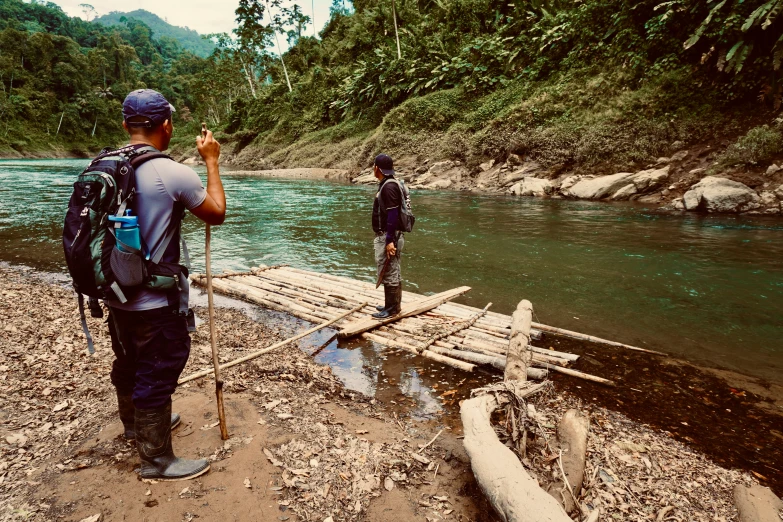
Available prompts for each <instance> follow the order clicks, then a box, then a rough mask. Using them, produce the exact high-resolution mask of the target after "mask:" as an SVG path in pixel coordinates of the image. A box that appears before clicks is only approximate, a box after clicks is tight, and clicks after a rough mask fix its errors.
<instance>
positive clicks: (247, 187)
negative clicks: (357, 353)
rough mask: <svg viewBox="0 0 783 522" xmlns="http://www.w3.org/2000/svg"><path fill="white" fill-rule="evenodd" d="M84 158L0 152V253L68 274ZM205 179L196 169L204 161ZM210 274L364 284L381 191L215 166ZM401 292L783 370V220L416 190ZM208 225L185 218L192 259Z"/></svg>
mask: <svg viewBox="0 0 783 522" xmlns="http://www.w3.org/2000/svg"><path fill="white" fill-rule="evenodd" d="M85 164H86V160H3V161H0V261H7V262H9V263H12V264H22V265H29V266H33V267H35V268H38V269H41V270H46V271H54V272H62V271H63V270H64V261H63V258H62V249H61V245H60V236H61V227H62V218H63V215H64V211H65V208H66V205H67V200H68V197H69V195H70V191H71V184H72V182H73V180H74V178H75V176H76V175H77V174H78V172H79V171H80V169H81V168H82V167H83V166H84V165H85ZM201 174H202V175H203V172H201ZM224 184H225V187H226V192H227V197H228V206H229V215H228V218H227V220H226V223H225V224H224V225H222V226H221V227H217V228H216V229H215V230H214V232H213V247H212V248H213V260H214V261H213V263H214V264H215V270H216V271H221V270H223V269H232V270H235V269H246V268H249V267H251V266H255V265H258V264H259V263H264V264H276V263H289V264H291V265H293V266H297V267H301V268H306V269H312V270H317V271H324V272H330V273H335V274H342V275H348V276H351V277H355V278H359V279H364V280H367V281H370V280H372V279H373V277H374V272H375V269H374V267H373V258H372V248H371V241H372V232H371V230H370V226H369V221H370V216H369V214H370V209H371V205H372V197H373V196H374V190H373V188H372V187H360V186H353V185H349V184H339V183H333V182H322V181H312V180H286V179H269V178H257V177H245V176H239V175H231V173H230V172H228V173H224ZM413 204H414V209H415V212H416V215H417V224H416V230H415V232H414V233H412V234H410V235H409V236H408V238H407V242H406V252H405V255H404V261H403V275H404V279H405V282H406V284H407V289H410V290H413V291H418V292H422V293H427V292H440V291H443V290H446V289H449V288H453V287H456V286H460V285H469V286H471V287H472V288H473V290H472V291H471V292H470V293H469V294H468V295H467V296H465V297H463V298H461V300H462V302H466V303H468V304H472V305H475V306H482V307H483V306H484V305H485V304H486V303H487V302H489V301H491V302H493V303H494V304H493V307H492V309H493V310H495V311H498V312H503V313H510V312H511V311H513V309H514V307H515V305H516V303H517V302H518V301H519V300H520V299H523V298H525V299H530V300H531V301H532V303H533V306H534V310H535V314H536V318H537V320H538V321H540V322H542V323H546V324H550V325H553V326H559V327H563V328H569V329H573V330H577V331H581V332H584V333H589V334H593V335H597V336H601V337H605V338H609V339H613V340H617V341H622V342H625V343H629V344H634V345H638V346H643V347H648V348H653V349H657V350H661V351H664V352H668V353H672V354H676V355H679V356H683V357H685V358H686V359H689V360H692V361H695V362H697V363H706V364H710V365H716V366H720V367H725V368H728V369H733V370H737V371H740V372H743V373H746V374H750V375H754V376H758V377H762V378H766V379H769V380H773V381H781V380H783V378H781V375H783V373H781V369H783V263H782V262H781V259H783V221H781V220H779V219H778V218H763V217H739V216H704V215H694V214H668V213H662V212H658V211H655V210H654V209H650V208H645V207H641V206H635V205H627V204H626V205H614V204H611V205H610V204H605V203H596V202H576V201H564V200H543V199H535V198H523V199H513V198H502V197H489V196H481V195H475V194H465V193H454V192H414V194H413ZM203 230H204V227H203V225H201V224H199V222H198V221H197V220H196V219H195V218H194V217H193V216H190V217H189V218H188V219H187V220H186V222H185V226H184V232H185V238H186V239H187V241H188V243H189V246H190V250H191V255H192V256H193V258H194V265H195V269H196V270H200V269H201V268H202V267H203V259H204V256H203V248H204V232H203Z"/></svg>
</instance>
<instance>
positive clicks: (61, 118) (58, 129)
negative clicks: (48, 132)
mask: <svg viewBox="0 0 783 522" xmlns="http://www.w3.org/2000/svg"><path fill="white" fill-rule="evenodd" d="M64 116H65V109H63V113H62V114H61V115H60V123H58V124H57V132H55V133H54V135H55V136H57V135H58V134H60V126H61V125H62V124H63V117H64Z"/></svg>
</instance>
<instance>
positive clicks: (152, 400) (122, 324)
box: [107, 89, 226, 480]
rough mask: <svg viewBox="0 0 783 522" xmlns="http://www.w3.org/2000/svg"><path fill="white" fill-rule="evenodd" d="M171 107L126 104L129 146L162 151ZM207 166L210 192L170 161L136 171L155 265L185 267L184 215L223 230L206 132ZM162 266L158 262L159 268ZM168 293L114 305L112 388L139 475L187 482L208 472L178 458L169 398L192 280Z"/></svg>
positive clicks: (216, 147)
mask: <svg viewBox="0 0 783 522" xmlns="http://www.w3.org/2000/svg"><path fill="white" fill-rule="evenodd" d="M172 112H174V107H173V106H172V105H171V104H170V103H169V102H168V101H167V100H166V98H164V97H163V95H162V94H160V93H159V92H156V91H153V90H151V89H139V90H136V91H133V92H131V93H130V94H128V96H127V97H126V98H125V101H124V102H123V105H122V114H123V117H124V118H123V120H124V121H123V123H122V126H123V127H124V128H125V130H126V131H127V132H128V134H129V135H130V145H131V146H134V145H136V146H138V147H140V148H143V147H146V148H148V150H149V151H152V152H156V151H164V150H166V149H167V148H168V146H169V142H170V141H171V136H172V133H173V132H174V126H173V125H172V121H171V117H172ZM196 146H197V148H198V151H199V154H201V157H202V158H203V159H204V162H205V163H206V166H207V188H206V190H205V189H204V186H203V185H202V183H201V179H200V178H199V177H198V174H196V173H195V172H194V171H193V170H192V169H191V168H189V167H186V166H185V165H181V164H179V163H177V162H175V161H174V160H172V159H170V158H168V157H160V158H155V159H150V160H148V161H146V162H145V163H143V164H141V165H140V166H139V167H138V168H137V169H136V171H135V178H136V187H135V189H136V196H135V199H134V200H133V203H132V206H133V211H134V213H135V215H136V216H138V223H139V230H140V235H141V239H142V242H143V244H144V245H145V246H146V249H147V252H148V253H149V255H150V256H151V257H152V259H153V260H155V259H158V260H159V262H161V263H169V264H175V265H178V264H180V226H181V223H182V219H183V218H184V216H185V210H186V209H187V210H190V211H191V212H192V213H193V214H195V215H196V217H198V218H199V219H201V220H202V221H205V222H206V223H209V224H210V225H219V224H221V223H222V222H223V220H224V219H225V216H226V196H225V193H224V192H223V185H222V183H221V181H220V174H219V170H218V158H219V156H220V144H219V143H218V142H217V141H215V140H214V139H213V137H212V133H211V132H209V131H208V132H207V135H206V137H205V138H202V137H200V136H199V137H198V138H196ZM154 262H156V263H157V262H158V261H154ZM179 281H180V288H179V290H175V292H174V295H172V294H171V292H166V291H160V290H154V289H150V288H140V289H138V291H137V292H135V293H133V294H132V295H129V296H127V297H128V299H127V301H126V302H124V303H121V302H118V301H109V302H108V303H107V304H108V305H109V332H110V334H111V341H112V349H113V351H114V354H115V360H114V363H113V366H112V371H111V381H112V384H114V386H115V388H116V390H117V401H118V404H119V412H120V419H121V420H122V423H123V425H124V427H125V436H126V437H128V438H135V439H136V447H137V449H138V451H139V456H140V457H141V476H142V478H145V479H155V480H185V479H190V478H194V477H197V476H199V475H202V474H204V473H206V472H207V471H208V470H209V462H208V461H207V460H206V459H199V460H186V459H180V458H177V457H176V456H174V451H173V449H172V446H171V429H172V428H173V426H175V425H176V424H178V423H179V415H176V414H174V415H172V413H171V395H172V394H173V393H174V390H175V388H176V386H177V380H178V379H179V376H180V373H181V372H182V370H183V369H184V367H185V364H186V363H187V360H188V357H189V355H190V334H189V333H188V319H187V316H186V314H185V313H183V303H184V311H185V312H187V299H188V296H187V292H188V287H187V278H186V277H181V278H180V280H179Z"/></svg>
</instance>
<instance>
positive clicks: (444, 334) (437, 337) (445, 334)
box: [425, 303, 492, 347]
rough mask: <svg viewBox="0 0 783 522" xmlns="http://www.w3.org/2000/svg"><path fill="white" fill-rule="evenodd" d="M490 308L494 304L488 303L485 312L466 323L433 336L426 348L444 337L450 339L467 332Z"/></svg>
mask: <svg viewBox="0 0 783 522" xmlns="http://www.w3.org/2000/svg"><path fill="white" fill-rule="evenodd" d="M490 306H492V303H487V306H485V307H484V309H483V310H481V311H480V312H479V313H477V314H476V315H474V316H473V317H471V318H469V319H467V320H466V321H465V322H464V323H461V324H457V325H456V326H453V327H452V328H448V329H446V330H445V331H443V332H440V333H438V334H436V335H433V336H432V337H431V338H430V339H428V340H427V341H426V343H425V344H426V346H427V347H429V346H432V344H433V343H434V342H435V341H438V340H440V339H443V338H444V337H448V336H450V335H453V334H455V333H457V332H459V331H462V330H465V329H466V328H470V327H471V326H473V325H474V324H475V323H476V321H478V320H479V319H480V318H481V316H483V315H484V314H486V313H487V310H489V307H490Z"/></svg>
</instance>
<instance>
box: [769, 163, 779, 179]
mask: <svg viewBox="0 0 783 522" xmlns="http://www.w3.org/2000/svg"><path fill="white" fill-rule="evenodd" d="M779 170H780V167H778V166H777V165H775V164H774V163H773V164H772V165H770V166H769V167H767V173H766V174H767V176H772V175H773V174H775V173H776V172H778V171H779Z"/></svg>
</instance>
